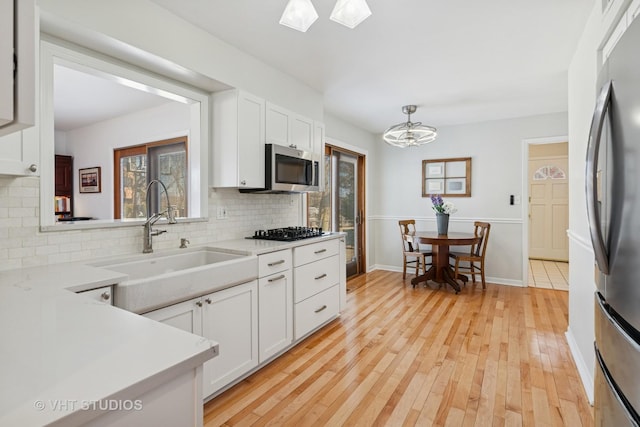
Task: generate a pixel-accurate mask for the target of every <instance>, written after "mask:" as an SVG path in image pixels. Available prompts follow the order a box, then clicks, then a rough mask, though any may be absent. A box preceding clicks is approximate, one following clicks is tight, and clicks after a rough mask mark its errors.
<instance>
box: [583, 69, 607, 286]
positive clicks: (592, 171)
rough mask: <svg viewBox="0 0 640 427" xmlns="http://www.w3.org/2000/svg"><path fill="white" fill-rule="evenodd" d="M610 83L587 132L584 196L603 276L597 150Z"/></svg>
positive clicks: (595, 253) (603, 93) (604, 253)
mask: <svg viewBox="0 0 640 427" xmlns="http://www.w3.org/2000/svg"><path fill="white" fill-rule="evenodd" d="M612 86H613V84H612V82H611V80H609V81H608V82H607V83H606V84H605V85H604V86H603V87H602V90H601V91H600V95H599V96H598V100H597V102H596V108H595V111H594V112H593V118H592V119H591V129H590V131H589V143H588V145H587V167H586V193H587V194H586V196H587V217H588V219H589V232H590V233H591V243H592V244H593V252H594V255H595V258H596V263H597V264H598V268H599V269H600V271H601V272H603V273H604V274H609V259H608V256H607V249H606V246H605V242H604V238H603V237H602V227H601V225H600V209H599V208H598V183H597V180H598V150H599V148H600V140H601V139H602V128H603V124H604V119H605V117H606V113H607V110H608V107H609V101H610V99H611V89H612Z"/></svg>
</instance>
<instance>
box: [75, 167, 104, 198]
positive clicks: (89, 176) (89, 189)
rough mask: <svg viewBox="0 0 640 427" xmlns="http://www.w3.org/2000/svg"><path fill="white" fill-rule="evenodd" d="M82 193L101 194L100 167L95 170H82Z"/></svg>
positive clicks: (80, 181)
mask: <svg viewBox="0 0 640 427" xmlns="http://www.w3.org/2000/svg"><path fill="white" fill-rule="evenodd" d="M79 172H80V179H79V180H78V183H79V185H80V193H99V192H100V179H101V177H100V166H96V167H93V168H85V169H80V170H79Z"/></svg>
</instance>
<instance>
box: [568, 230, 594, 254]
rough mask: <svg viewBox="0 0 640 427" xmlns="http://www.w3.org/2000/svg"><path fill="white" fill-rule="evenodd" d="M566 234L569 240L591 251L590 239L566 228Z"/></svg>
mask: <svg viewBox="0 0 640 427" xmlns="http://www.w3.org/2000/svg"><path fill="white" fill-rule="evenodd" d="M567 236H568V237H569V240H572V241H573V242H574V243H577V244H578V245H580V246H582V248H583V249H586V250H587V251H589V252H593V246H592V245H591V241H590V240H587V239H585V238H584V237H582V236H580V235H578V233H576V232H575V231H573V230H567Z"/></svg>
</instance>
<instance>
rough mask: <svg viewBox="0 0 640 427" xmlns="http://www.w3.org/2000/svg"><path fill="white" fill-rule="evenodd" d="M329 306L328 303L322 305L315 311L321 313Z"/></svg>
mask: <svg viewBox="0 0 640 427" xmlns="http://www.w3.org/2000/svg"><path fill="white" fill-rule="evenodd" d="M326 308H327V306H326V305H323V306H322V307H320V308H319V309H317V310H315V311H314V313H320V312H321V311H322V310H325V309H326Z"/></svg>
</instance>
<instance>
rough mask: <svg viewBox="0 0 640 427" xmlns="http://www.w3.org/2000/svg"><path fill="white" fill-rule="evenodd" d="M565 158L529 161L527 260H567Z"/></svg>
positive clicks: (566, 167) (567, 176) (567, 188)
mask: <svg viewBox="0 0 640 427" xmlns="http://www.w3.org/2000/svg"><path fill="white" fill-rule="evenodd" d="M568 178H569V174H568V162H567V157H566V156H558V157H544V158H535V159H531V160H529V258H536V259H548V260H556V261H568V260H569V239H568V237H567V229H568V228H569V179H568Z"/></svg>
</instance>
